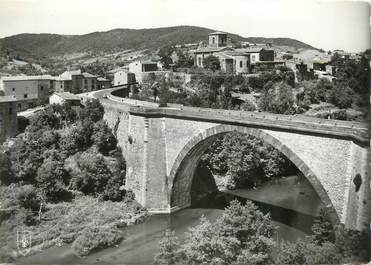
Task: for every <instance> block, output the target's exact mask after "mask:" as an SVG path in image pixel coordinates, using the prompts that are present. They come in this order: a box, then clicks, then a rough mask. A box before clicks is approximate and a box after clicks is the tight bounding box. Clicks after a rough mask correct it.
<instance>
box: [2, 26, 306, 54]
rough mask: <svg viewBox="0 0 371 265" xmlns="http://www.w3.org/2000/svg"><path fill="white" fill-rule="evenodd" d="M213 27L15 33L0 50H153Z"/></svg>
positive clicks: (200, 37) (279, 41)
mask: <svg viewBox="0 0 371 265" xmlns="http://www.w3.org/2000/svg"><path fill="white" fill-rule="evenodd" d="M212 31H214V30H212V29H207V28H202V27H194V26H176V27H166V28H153V29H138V30H137V29H113V30H110V31H105V32H93V33H89V34H85V35H58V34H45V33H43V34H29V33H25V34H19V35H14V36H10V37H6V38H3V39H0V53H1V54H3V55H4V54H6V53H10V54H12V55H18V56H20V57H24V58H27V57H29V58H40V57H50V56H54V55H63V54H70V53H78V52H88V51H93V52H112V51H119V50H125V49H157V48H159V47H161V46H164V45H171V44H183V43H194V42H200V41H206V38H207V34H209V33H210V32H212ZM229 36H230V37H231V38H232V40H235V41H236V40H238V41H239V40H245V41H250V42H259V43H264V42H273V44H274V45H278V46H279V45H285V46H292V47H296V48H306V49H313V47H312V46H310V45H308V44H305V43H303V42H300V41H298V40H294V39H289V38H260V37H259V38H252V37H250V38H244V37H241V36H239V35H235V34H229Z"/></svg>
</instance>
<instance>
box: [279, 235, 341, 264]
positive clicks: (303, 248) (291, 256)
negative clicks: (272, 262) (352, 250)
mask: <svg viewBox="0 0 371 265" xmlns="http://www.w3.org/2000/svg"><path fill="white" fill-rule="evenodd" d="M340 261H341V255H340V253H339V249H338V248H337V247H336V246H335V245H334V244H333V243H330V242H325V243H324V244H322V245H318V244H316V243H315V242H314V241H313V240H312V239H311V238H310V237H308V238H306V239H298V240H297V241H295V242H293V243H290V242H282V243H281V244H280V247H279V251H278V256H277V258H276V263H277V264H298V265H300V264H313V265H316V264H337V263H339V262H340Z"/></svg>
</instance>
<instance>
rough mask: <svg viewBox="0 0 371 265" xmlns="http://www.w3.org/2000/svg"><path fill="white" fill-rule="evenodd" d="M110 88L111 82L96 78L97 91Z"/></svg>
mask: <svg viewBox="0 0 371 265" xmlns="http://www.w3.org/2000/svg"><path fill="white" fill-rule="evenodd" d="M110 87H111V80H109V79H106V78H103V77H97V89H98V90H99V89H106V88H110Z"/></svg>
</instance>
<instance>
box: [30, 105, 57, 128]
mask: <svg viewBox="0 0 371 265" xmlns="http://www.w3.org/2000/svg"><path fill="white" fill-rule="evenodd" d="M46 128H48V129H59V128H60V120H59V118H58V117H57V116H56V115H55V114H54V112H53V110H52V109H50V108H47V109H45V110H42V111H40V112H38V113H37V114H36V115H35V116H33V117H32V118H31V121H30V125H29V126H27V128H26V133H28V132H30V133H34V132H37V131H39V130H44V129H46Z"/></svg>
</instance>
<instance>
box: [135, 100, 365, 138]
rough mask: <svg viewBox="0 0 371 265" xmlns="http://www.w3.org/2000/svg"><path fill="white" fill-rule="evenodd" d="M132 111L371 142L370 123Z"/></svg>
mask: <svg viewBox="0 0 371 265" xmlns="http://www.w3.org/2000/svg"><path fill="white" fill-rule="evenodd" d="M129 112H130V113H131V114H132V115H138V116H145V117H171V118H179V119H187V120H199V121H205V122H215V123H221V124H233V125H245V126H246V125H249V126H251V127H256V128H261V129H272V130H280V131H291V132H295V131H297V132H301V133H308V134H320V135H327V136H328V137H337V138H349V139H352V140H353V141H356V142H359V143H362V144H363V145H369V144H370V130H369V128H368V125H367V124H366V123H360V122H349V121H338V120H326V119H320V118H313V117H307V116H304V115H281V114H272V113H264V112H247V111H234V110H219V109H207V108H192V107H184V106H179V105H178V106H174V107H163V108H161V107H156V108H149V107H144V106H133V107H130V110H129Z"/></svg>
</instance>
